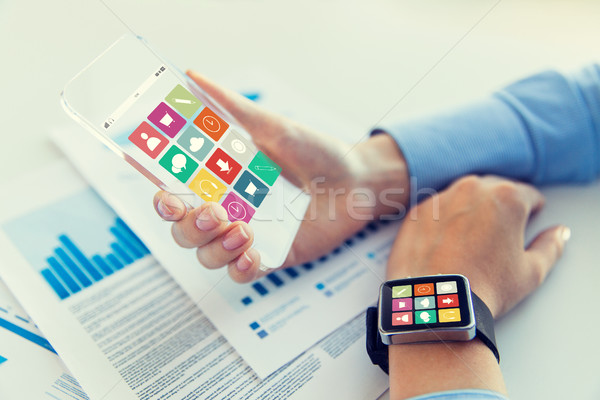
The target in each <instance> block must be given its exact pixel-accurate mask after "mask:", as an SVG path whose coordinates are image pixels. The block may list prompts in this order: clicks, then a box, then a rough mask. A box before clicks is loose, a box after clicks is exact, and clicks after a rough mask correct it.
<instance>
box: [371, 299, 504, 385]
mask: <svg viewBox="0 0 600 400" xmlns="http://www.w3.org/2000/svg"><path fill="white" fill-rule="evenodd" d="M471 298H472V299H473V312H474V314H475V326H476V334H475V335H476V336H477V337H478V338H479V340H481V341H482V342H483V343H484V344H485V345H486V346H487V347H489V348H490V350H491V351H492V353H493V354H494V356H495V357H496V360H498V363H500V353H499V352H498V348H497V347H496V335H495V334H494V317H493V316H492V313H491V312H490V309H489V308H488V307H487V306H486V305H485V303H484V302H483V300H481V299H480V298H479V297H477V295H476V294H475V293H473V292H471ZM377 317H378V316H377V307H369V308H367V318H366V325H367V337H366V340H367V354H368V355H369V358H370V359H371V362H372V363H373V364H375V365H379V367H380V368H381V369H382V370H383V372H385V373H386V374H389V357H388V346H387V345H385V344H384V343H383V342H382V341H381V336H379V330H378V328H377V327H378V321H377Z"/></svg>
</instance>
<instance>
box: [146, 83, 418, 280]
mask: <svg viewBox="0 0 600 400" xmlns="http://www.w3.org/2000/svg"><path fill="white" fill-rule="evenodd" d="M188 75H189V76H190V77H191V78H192V79H193V80H194V81H195V82H196V83H197V84H198V85H199V86H200V87H201V88H202V89H204V90H205V91H206V92H207V93H208V94H209V95H210V96H211V97H212V98H213V99H215V100H216V101H217V102H218V103H220V104H221V105H222V106H223V107H224V108H225V109H227V110H228V111H229V112H230V113H231V114H232V115H233V117H235V118H236V119H237V121H238V122H239V123H240V124H241V125H242V126H243V127H244V128H245V129H246V130H247V131H248V132H249V133H250V134H251V135H252V139H253V141H254V143H255V144H256V146H257V147H258V148H259V149H260V150H262V151H263V152H264V153H265V154H266V155H267V156H268V157H270V158H271V159H272V160H273V161H275V162H276V163H277V164H278V165H280V166H281V167H282V170H283V172H282V175H283V176H284V177H285V178H286V179H288V180H289V181H290V182H292V183H294V184H295V185H297V186H298V187H301V188H303V189H304V190H305V191H306V192H307V193H309V194H310V195H311V203H310V205H309V208H308V211H307V213H306V216H305V218H304V221H303V222H302V224H301V226H300V229H299V231H298V234H297V236H296V238H295V240H294V243H293V245H292V248H291V251H290V253H289V255H288V257H287V259H286V261H285V263H284V264H283V266H284V267H285V266H290V265H295V264H299V263H303V262H306V261H309V260H312V259H314V258H316V257H319V256H321V255H323V254H326V253H328V252H329V251H331V250H333V249H334V248H335V247H337V246H339V245H340V244H341V243H342V241H343V240H344V239H346V238H347V237H349V236H351V235H352V234H354V233H356V232H358V231H359V230H360V229H362V228H363V227H364V225H365V224H366V223H367V222H368V221H371V220H373V219H375V218H377V217H378V216H380V215H382V214H388V213H394V212H398V211H399V209H401V208H402V207H403V205H405V204H406V203H407V198H408V189H409V188H408V173H407V169H406V164H405V161H404V158H403V156H402V154H401V153H400V151H399V149H398V147H397V145H396V143H395V141H394V140H393V139H392V138H391V137H390V136H388V135H385V134H381V135H376V136H373V137H371V138H369V139H368V140H367V141H365V142H362V143H359V144H357V145H355V146H353V147H352V146H350V145H349V144H347V143H344V142H341V141H339V140H336V139H334V138H332V137H330V136H327V135H325V134H321V133H319V132H315V131H313V130H311V129H309V128H307V127H304V126H302V125H300V124H298V123H296V122H294V121H291V120H289V119H287V118H284V117H282V116H279V115H276V114H274V113H271V112H268V111H266V110H264V109H262V108H261V107H259V106H258V105H256V104H255V103H253V102H251V101H249V100H248V99H246V98H244V97H243V96H240V95H239V94H237V93H234V92H232V91H229V90H226V89H224V88H222V87H220V86H218V85H216V84H215V83H213V82H211V81H209V80H207V79H206V78H204V77H203V76H201V75H199V74H197V73H194V72H188ZM386 189H396V192H395V193H392V194H390V193H388V195H387V196H386V197H385V201H384V203H382V202H381V199H382V197H381V196H380V194H381V193H382V192H383V191H384V190H386ZM357 191H358V192H357ZM364 193H370V195H371V196H372V197H371V198H370V199H368V198H367V196H366V195H365V194H364ZM371 200H372V201H371ZM394 202H395V206H396V207H397V208H394V206H392V204H393V203H394ZM386 204H387V205H386ZM154 205H155V208H156V210H157V212H158V213H159V215H161V217H162V218H163V219H165V220H168V221H174V222H175V223H174V224H173V227H172V232H173V237H174V239H175V241H176V242H177V243H178V244H179V245H180V246H183V247H186V248H197V255H198V259H199V261H200V263H201V264H202V265H204V266H205V267H207V268H220V267H223V266H225V265H228V271H229V274H230V276H231V277H232V278H233V279H234V280H235V281H238V282H248V281H251V280H253V279H256V278H257V277H258V276H260V275H262V274H263V272H261V271H259V266H260V255H259V253H258V252H257V251H256V250H255V249H253V248H252V247H251V246H252V241H253V232H252V228H251V227H250V226H249V225H248V224H246V223H244V222H241V221H237V222H234V223H231V224H230V223H229V222H228V221H227V215H226V212H225V209H224V208H223V207H222V206H221V205H219V204H216V203H212V202H208V203H205V204H203V205H202V206H201V207H198V208H197V209H194V210H186V208H185V206H184V204H183V203H182V202H181V201H180V200H179V199H178V198H177V197H175V196H174V195H172V194H169V193H167V192H162V191H161V192H158V193H157V194H156V195H155V197H154ZM349 205H350V206H349ZM400 211H402V210H400Z"/></svg>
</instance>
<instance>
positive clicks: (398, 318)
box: [392, 312, 413, 326]
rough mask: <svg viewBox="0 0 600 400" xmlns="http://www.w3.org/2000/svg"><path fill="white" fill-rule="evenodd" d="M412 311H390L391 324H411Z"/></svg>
mask: <svg viewBox="0 0 600 400" xmlns="http://www.w3.org/2000/svg"><path fill="white" fill-rule="evenodd" d="M412 323H413V316H412V312H401V313H392V325H393V326H398V325H412Z"/></svg>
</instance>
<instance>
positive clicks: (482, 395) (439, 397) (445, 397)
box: [409, 389, 508, 400]
mask: <svg viewBox="0 0 600 400" xmlns="http://www.w3.org/2000/svg"><path fill="white" fill-rule="evenodd" d="M462 399H465V400H508V397H506V396H504V395H502V394H500V393H498V392H494V391H492V390H481V389H466V390H448V391H444V392H435V393H430V394H425V395H421V396H417V397H411V398H410V399H409V400H462Z"/></svg>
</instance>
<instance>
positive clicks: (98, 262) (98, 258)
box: [92, 254, 113, 275]
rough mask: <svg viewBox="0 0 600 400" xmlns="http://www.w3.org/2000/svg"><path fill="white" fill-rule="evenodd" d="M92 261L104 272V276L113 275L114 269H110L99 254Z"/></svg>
mask: <svg viewBox="0 0 600 400" xmlns="http://www.w3.org/2000/svg"><path fill="white" fill-rule="evenodd" d="M92 261H93V262H94V264H96V266H98V268H100V270H101V271H102V272H104V275H111V274H112V273H113V270H112V268H111V267H109V266H108V264H107V263H106V262H105V261H104V259H103V258H102V257H101V256H99V255H98V254H96V255H94V256H92Z"/></svg>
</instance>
